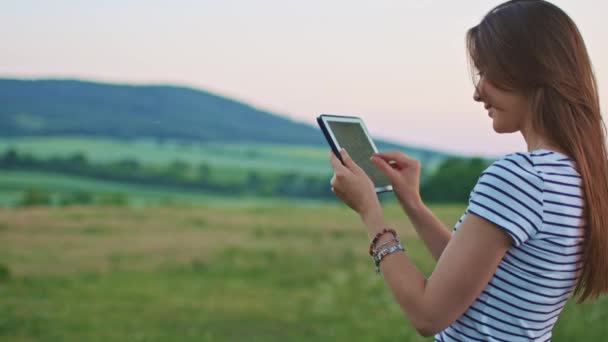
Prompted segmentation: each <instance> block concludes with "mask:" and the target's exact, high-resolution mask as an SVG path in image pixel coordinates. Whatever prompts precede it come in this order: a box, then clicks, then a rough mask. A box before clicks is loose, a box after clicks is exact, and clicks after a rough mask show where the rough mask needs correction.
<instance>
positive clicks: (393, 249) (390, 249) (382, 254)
mask: <svg viewBox="0 0 608 342" xmlns="http://www.w3.org/2000/svg"><path fill="white" fill-rule="evenodd" d="M397 251H405V248H403V246H401V244H398V245H394V246H390V247H388V248H385V249H383V250H381V251H380V252H378V253H377V254H375V255H374V263H375V265H376V273H378V274H379V273H381V272H380V262H381V261H382V259H384V258H385V257H386V256H387V255H389V254H391V253H394V252H397Z"/></svg>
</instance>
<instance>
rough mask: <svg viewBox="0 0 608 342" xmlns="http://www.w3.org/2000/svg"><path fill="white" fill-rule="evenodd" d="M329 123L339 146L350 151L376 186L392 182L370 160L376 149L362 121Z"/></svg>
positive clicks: (351, 155)
mask: <svg viewBox="0 0 608 342" xmlns="http://www.w3.org/2000/svg"><path fill="white" fill-rule="evenodd" d="M327 124H328V125H329V128H330V129H331V131H332V133H333V135H334V137H335V138H336V140H337V142H338V144H339V145H340V146H339V147H344V148H345V149H346V151H348V154H349V155H350V157H351V158H352V159H353V160H354V161H355V162H356V163H357V165H359V166H360V167H361V168H362V169H363V170H364V171H365V173H367V175H368V176H369V178H371V180H372V182H374V185H375V186H376V187H380V186H387V185H389V184H390V181H389V179H388V178H387V177H386V176H385V175H384V174H383V173H382V172H380V170H378V168H376V166H374V164H372V162H371V161H370V160H369V158H370V157H371V156H372V153H374V152H375V151H374V148H373V147H372V145H371V144H372V143H371V142H370V140H369V139H370V138H368V135H367V134H366V132H365V131H364V130H363V126H361V124H360V123H358V122H344V121H333V120H328V121H327Z"/></svg>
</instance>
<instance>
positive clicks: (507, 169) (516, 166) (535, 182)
mask: <svg viewBox="0 0 608 342" xmlns="http://www.w3.org/2000/svg"><path fill="white" fill-rule="evenodd" d="M535 159H536V158H534V155H532V154H530V153H528V152H516V153H511V154H507V155H505V156H503V157H501V158H500V159H498V160H496V161H495V162H493V163H492V164H491V165H490V166H488V167H487V168H486V169H485V170H484V171H483V172H482V173H481V176H480V178H479V181H478V184H479V183H480V182H485V183H489V184H493V185H498V186H501V187H503V189H504V188H510V187H515V188H520V190H523V191H525V192H533V193H538V192H542V191H543V187H544V186H543V183H544V181H543V177H542V173H540V172H539V171H538V170H537V168H536V161H535Z"/></svg>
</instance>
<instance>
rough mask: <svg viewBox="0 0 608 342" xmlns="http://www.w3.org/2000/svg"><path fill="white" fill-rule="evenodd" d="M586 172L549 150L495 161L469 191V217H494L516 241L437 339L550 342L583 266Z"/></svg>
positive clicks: (516, 154)
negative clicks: (583, 175)
mask: <svg viewBox="0 0 608 342" xmlns="http://www.w3.org/2000/svg"><path fill="white" fill-rule="evenodd" d="M583 207H584V199H583V193H582V190H581V177H580V175H579V174H578V172H577V170H576V165H575V163H574V162H573V161H572V160H571V159H569V158H568V157H567V156H565V155H563V154H561V153H557V152H554V151H549V150H545V149H541V150H536V151H533V152H527V153H514V154H510V155H507V156H505V157H504V158H502V159H500V160H498V161H496V162H494V163H493V164H492V165H491V166H490V167H488V168H487V169H486V170H485V171H484V172H483V173H482V174H481V176H480V178H479V180H478V182H477V184H476V185H475V187H474V188H473V191H471V196H470V198H469V206H468V208H467V210H466V211H465V213H464V214H463V215H462V217H461V218H460V219H459V220H458V222H457V223H456V225H455V226H454V229H453V231H452V234H455V233H456V232H457V230H458V226H459V225H460V223H461V222H462V220H463V219H464V217H466V215H468V214H470V213H471V214H475V215H478V216H480V217H483V218H485V219H486V220H488V221H490V222H493V223H494V224H496V225H497V226H499V227H500V228H502V229H504V231H505V232H506V233H507V234H509V236H511V238H512V240H513V245H512V247H511V248H509V250H508V251H507V254H506V255H505V257H504V258H503V260H502V261H501V263H500V264H499V265H498V268H497V270H496V272H495V273H494V276H493V277H492V279H491V280H490V282H489V283H488V286H487V287H486V288H485V289H484V290H483V291H482V293H481V294H480V295H479V297H478V298H477V299H476V300H475V301H474V302H473V304H471V306H470V307H469V309H468V310H467V311H466V312H465V313H464V314H463V315H462V316H461V317H460V318H459V319H457V320H456V321H454V322H453V323H452V324H451V325H450V326H449V327H448V328H446V329H445V330H443V331H442V332H440V333H439V334H437V335H435V341H442V342H447V341H509V342H511V341H550V340H551V331H552V329H553V326H554V324H555V322H556V321H557V319H558V316H559V314H560V312H561V311H562V309H563V307H564V305H565V304H566V301H567V300H568V298H569V297H570V295H571V294H572V291H573V290H574V288H575V286H576V282H577V280H578V278H579V275H580V271H581V268H582V265H581V258H582V243H583V238H584V229H585V222H584V218H583Z"/></svg>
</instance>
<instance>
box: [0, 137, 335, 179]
mask: <svg viewBox="0 0 608 342" xmlns="http://www.w3.org/2000/svg"><path fill="white" fill-rule="evenodd" d="M11 147H12V148H15V149H17V150H18V151H21V152H26V153H29V154H31V155H33V156H35V157H37V158H43V159H44V158H51V157H53V156H68V155H70V154H73V153H76V152H80V153H83V154H84V155H86V157H87V158H88V159H89V160H90V161H93V162H109V161H116V160H121V159H127V158H131V159H136V160H138V161H139V162H141V163H145V164H157V165H166V164H170V163H172V162H173V161H176V160H180V161H184V162H187V163H190V164H197V165H198V164H200V163H202V162H205V163H208V164H210V165H212V166H215V167H219V168H223V169H256V170H262V171H264V170H266V171H297V172H299V173H303V174H313V175H324V174H327V173H328V172H331V168H330V166H329V163H328V156H329V148H327V149H324V148H315V147H306V146H295V145H294V146H292V145H265V144H217V143H208V144H187V143H177V142H175V141H167V142H164V143H162V144H161V143H158V142H157V141H155V140H151V139H143V140H134V141H121V140H115V139H109V138H89V137H81V138H78V137H28V138H0V152H3V151H6V150H7V149H9V148H11Z"/></svg>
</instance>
